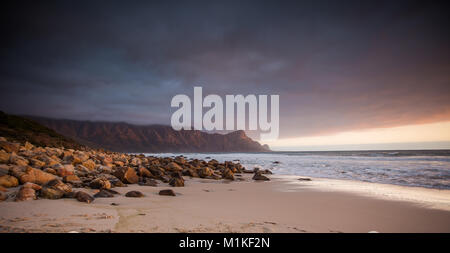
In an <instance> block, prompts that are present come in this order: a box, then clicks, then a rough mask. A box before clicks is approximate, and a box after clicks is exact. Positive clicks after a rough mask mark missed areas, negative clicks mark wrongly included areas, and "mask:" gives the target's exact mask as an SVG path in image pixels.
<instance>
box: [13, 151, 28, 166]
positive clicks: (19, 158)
mask: <svg viewBox="0 0 450 253" xmlns="http://www.w3.org/2000/svg"><path fill="white" fill-rule="evenodd" d="M9 162H10V163H12V164H15V165H17V166H27V165H28V164H29V162H28V160H27V159H25V158H23V157H22V156H19V155H17V154H16V153H11V155H10V156H9Z"/></svg>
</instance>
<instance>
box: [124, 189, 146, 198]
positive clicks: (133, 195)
mask: <svg viewBox="0 0 450 253" xmlns="http://www.w3.org/2000/svg"><path fill="white" fill-rule="evenodd" d="M125 197H129V198H142V197H144V194H142V192H140V191H129V192H127V194H125Z"/></svg>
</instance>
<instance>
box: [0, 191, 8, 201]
mask: <svg viewBox="0 0 450 253" xmlns="http://www.w3.org/2000/svg"><path fill="white" fill-rule="evenodd" d="M7 199H8V194H6V193H5V192H1V191H0V202H2V201H5V200H7Z"/></svg>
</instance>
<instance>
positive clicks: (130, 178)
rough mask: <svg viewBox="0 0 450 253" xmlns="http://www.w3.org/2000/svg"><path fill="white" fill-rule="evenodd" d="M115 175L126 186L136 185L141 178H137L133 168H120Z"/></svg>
mask: <svg viewBox="0 0 450 253" xmlns="http://www.w3.org/2000/svg"><path fill="white" fill-rule="evenodd" d="M113 175H114V176H116V177H117V178H118V179H120V180H121V181H122V182H123V183H125V184H136V183H137V182H139V177H138V176H137V174H136V171H135V170H134V169H133V168H131V167H123V168H119V169H117V170H116V171H115V172H114V173H113Z"/></svg>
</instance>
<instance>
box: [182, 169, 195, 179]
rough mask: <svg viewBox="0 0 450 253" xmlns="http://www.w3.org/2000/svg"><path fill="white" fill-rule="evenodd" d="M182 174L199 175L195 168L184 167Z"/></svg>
mask: <svg viewBox="0 0 450 253" xmlns="http://www.w3.org/2000/svg"><path fill="white" fill-rule="evenodd" d="M182 174H183V176H189V177H198V174H197V172H196V171H195V170H193V169H184V170H183V172H182Z"/></svg>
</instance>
